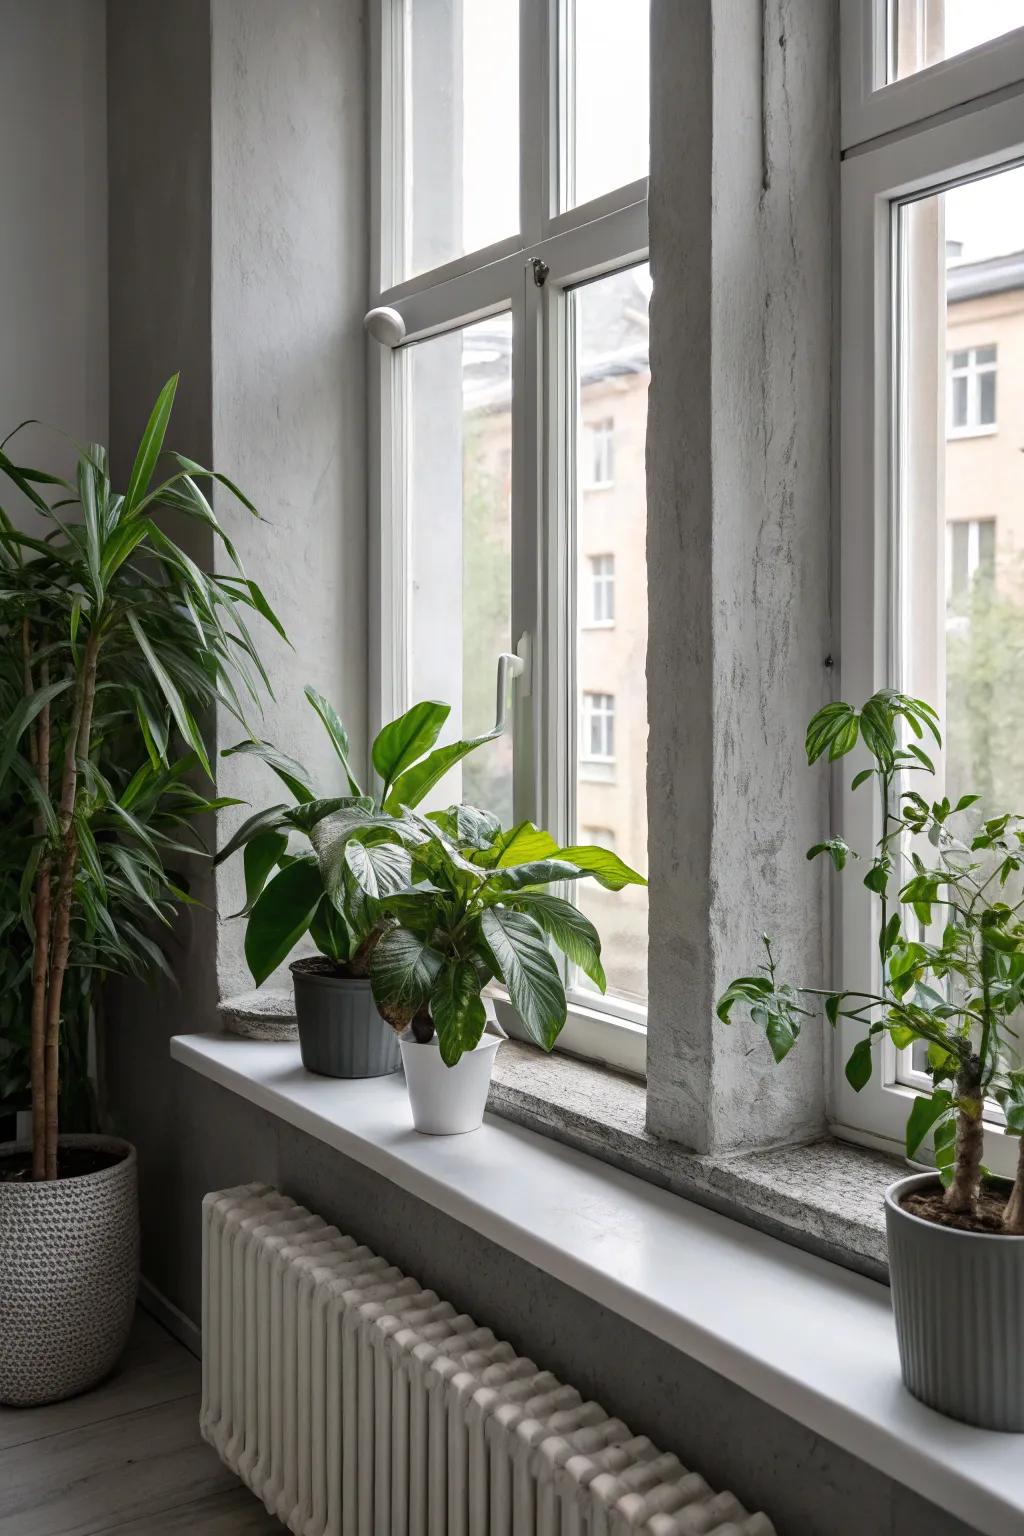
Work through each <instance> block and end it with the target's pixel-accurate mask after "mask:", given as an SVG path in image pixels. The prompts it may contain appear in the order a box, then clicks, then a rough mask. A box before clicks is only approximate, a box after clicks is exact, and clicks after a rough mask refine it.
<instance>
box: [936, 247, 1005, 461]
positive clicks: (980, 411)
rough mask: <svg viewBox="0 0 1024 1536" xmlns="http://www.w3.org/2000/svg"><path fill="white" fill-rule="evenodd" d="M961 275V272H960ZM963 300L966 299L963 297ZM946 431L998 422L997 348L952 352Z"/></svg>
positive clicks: (969, 432)
mask: <svg viewBox="0 0 1024 1536" xmlns="http://www.w3.org/2000/svg"><path fill="white" fill-rule="evenodd" d="M957 275H958V276H959V274H957ZM960 302H961V303H962V302H964V299H963V298H961V300H960ZM946 399H947V413H946V431H947V433H948V434H949V436H950V437H971V436H975V435H976V434H978V433H979V432H991V431H994V430H995V425H996V349H995V347H994V346H988V347H967V348H965V349H964V350H963V351H960V352H950V353H949V388H948V390H947V392H946Z"/></svg>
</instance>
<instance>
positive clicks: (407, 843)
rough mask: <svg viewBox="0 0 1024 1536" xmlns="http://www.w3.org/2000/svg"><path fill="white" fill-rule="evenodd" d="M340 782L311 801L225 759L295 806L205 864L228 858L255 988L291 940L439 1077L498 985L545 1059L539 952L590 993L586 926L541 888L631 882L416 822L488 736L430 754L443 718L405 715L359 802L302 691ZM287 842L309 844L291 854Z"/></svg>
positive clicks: (548, 1030)
mask: <svg viewBox="0 0 1024 1536" xmlns="http://www.w3.org/2000/svg"><path fill="white" fill-rule="evenodd" d="M306 694H307V698H308V699H309V701H310V703H311V704H312V706H313V707H314V709H315V710H316V711H317V714H318V715H319V716H320V718H321V720H322V721H323V723H324V725H325V726H326V728H327V730H328V732H329V734H330V736H331V740H332V742H333V744H334V747H335V751H336V752H337V754H338V757H339V760H340V762H341V765H342V769H343V772H344V774H345V778H346V783H347V787H348V789H349V791H350V793H349V794H348V795H345V796H340V797H336V798H334V799H319V798H316V797H315V795H314V792H313V789H312V786H311V784H310V782H309V777H308V775H307V774H306V773H305V770H304V769H302V767H301V766H300V765H299V764H297V763H296V762H295V761H294V760H293V759H289V758H284V757H283V756H282V754H280V753H278V752H276V750H275V749H274V748H272V747H270V746H269V745H268V744H267V743H263V742H243V743H241V744H240V745H239V747H236V748H232V749H231V750H232V751H247V752H255V753H256V754H257V755H259V756H262V757H263V758H264V759H265V761H266V762H267V763H268V764H269V765H270V767H272V768H273V769H274V770H275V772H277V773H278V775H279V776H280V777H281V778H282V780H283V781H284V782H285V783H286V784H287V785H288V787H289V789H290V791H291V793H292V795H293V797H294V799H295V801H296V804H295V805H293V806H290V807H289V806H286V805H277V806H272V807H270V808H269V809H268V810H266V811H260V812H257V813H256V815H254V816H252V817H250V818H249V820H248V821H247V822H246V823H245V825H244V826H242V827H241V828H239V830H238V832H237V833H236V834H235V836H234V837H233V838H232V839H231V841H230V842H229V843H228V844H227V845H226V846H225V848H224V849H222V851H221V852H220V854H219V855H218V857H219V858H220V859H225V858H227V857H229V856H230V855H231V854H232V853H234V852H235V851H237V849H239V848H244V850H245V853H244V857H245V877H246V898H247V900H246V909H245V910H246V914H247V917H248V928H247V931H246V946H245V947H246V957H247V960H248V962H249V967H250V969H251V971H252V973H253V977H254V979H255V980H256V982H257V984H259V983H260V982H261V981H263V980H265V979H266V977H267V976H269V975H270V973H271V971H273V970H274V969H275V967H276V966H277V965H279V964H280V963H281V961H282V960H284V959H285V958H286V957H287V955H288V954H290V952H291V950H292V949H293V948H294V946H295V944H296V943H297V942H298V940H299V939H300V938H301V937H302V936H303V934H305V933H306V932H307V931H308V932H309V934H310V937H311V938H312V939H313V941H314V943H315V944H316V946H317V948H318V949H319V950H320V953H321V955H323V956H324V957H325V958H326V959H327V960H328V961H329V962H331V963H332V964H333V965H334V967H335V968H336V974H337V975H339V976H348V977H366V976H368V977H369V979H370V982H371V985H372V988H373V993H374V998H375V1000H376V1003H377V1006H378V1009H379V1010H380V1013H381V1015H382V1017H383V1018H384V1019H386V1020H387V1022H388V1023H389V1024H390V1025H391V1026H392V1028H394V1029H395V1030H396V1032H398V1033H402V1032H403V1031H404V1030H406V1029H407V1028H408V1027H410V1026H411V1027H412V1029H413V1032H414V1034H415V1036H416V1038H417V1039H419V1040H420V1041H423V1042H426V1041H429V1040H430V1039H431V1038H432V1037H433V1034H434V1032H435V1031H436V1033H437V1036H438V1045H439V1049H440V1052H441V1055H442V1058H443V1059H444V1061H445V1062H446V1063H447V1065H449V1066H453V1065H454V1064H455V1063H456V1062H457V1061H458V1060H459V1058H460V1056H461V1055H462V1053H463V1052H464V1051H467V1050H471V1049H472V1048H473V1047H474V1046H475V1045H476V1044H477V1042H478V1041H479V1039H480V1036H481V1034H482V1033H483V1029H484V1025H485V1019H486V1015H485V1010H484V1003H483V998H482V996H481V994H482V991H483V988H484V987H485V986H486V985H487V984H488V982H490V981H492V980H495V979H500V980H502V981H503V982H504V983H505V985H506V986H507V988H508V991H509V996H510V997H511V1000H512V1003H513V1006H514V1007H515V1008H516V1010H517V1012H518V1014H519V1016H520V1018H521V1019H522V1021H523V1024H524V1027H525V1028H526V1030H527V1032H528V1034H529V1035H530V1038H531V1039H532V1040H534V1041H535V1042H536V1043H537V1044H538V1045H540V1046H541V1047H542V1048H543V1049H545V1050H550V1049H551V1047H552V1045H553V1044H554V1042H555V1040H556V1039H557V1037H558V1034H559V1031H560V1030H561V1028H562V1025H563V1024H564V1022H565V1015H566V1000H565V987H564V983H563V980H562V977H561V974H560V972H559V969H558V965H557V963H556V961H555V959H554V956H553V955H552V953H551V949H550V947H549V942H548V941H549V940H551V941H552V942H553V943H554V944H556V945H557V946H558V947H559V948H560V949H561V950H562V952H563V953H564V954H565V955H566V956H567V957H568V958H569V959H570V960H571V961H572V962H573V963H575V964H576V965H578V966H580V968H581V969H582V970H583V971H584V972H585V973H586V975H587V976H589V977H590V979H591V980H592V981H593V982H594V984H595V985H596V986H598V987H600V988H601V989H602V990H603V989H604V986H605V977H604V971H603V969H602V966H601V941H600V938H599V936H598V933H597V930H596V929H595V928H594V926H593V924H592V923H591V922H590V921H589V920H588V919H587V918H586V917H584V916H583V914H582V913H581V912H580V911H578V909H577V908H576V907H574V906H573V905H572V904H571V903H570V902H568V901H566V900H564V899H563V898H562V897H560V896H558V895H556V894H555V893H554V892H552V891H551V890H550V889H548V887H550V886H552V885H558V884H562V883H563V882H569V881H575V880H579V879H583V878H587V877H589V878H593V879H595V880H597V881H598V882H599V883H600V884H602V885H603V886H605V887H606V888H607V889H609V890H620V889H622V887H623V886H626V885H629V884H642V883H643V879H642V877H641V876H640V875H638V874H637V873H636V872H635V871H634V870H632V869H630V868H629V867H628V866H627V865H626V864H624V863H623V861H622V860H621V859H619V858H618V857H617V856H616V855H615V854H614V853H610V852H608V851H607V850H606V849H603V848H596V847H589V846H580V847H566V848H562V847H559V845H558V843H557V842H556V840H555V839H554V838H553V837H551V836H550V834H549V833H547V832H544V831H541V830H540V829H539V828H538V827H536V826H534V825H533V823H532V822H528V821H526V822H522V823H520V824H519V825H518V826H516V827H513V828H511V829H508V830H503V829H502V827H501V824H500V822H499V821H498V819H497V818H496V817H494V816H492V815H490V814H489V813H488V812H486V811H481V810H476V809H474V808H473V807H471V806H465V805H458V806H452V807H450V808H449V809H447V810H444V811H432V812H429V813H428V814H426V815H421V814H420V812H419V811H418V810H417V809H416V807H417V806H418V805H419V804H420V803H421V802H422V800H423V799H424V798H425V797H426V795H427V794H428V793H429V791H430V790H432V789H433V788H434V786H435V785H436V784H438V783H439V782H440V780H441V779H442V778H443V777H444V775H445V773H447V771H448V770H449V768H451V767H453V766H454V764H455V763H456V762H458V761H460V760H461V759H462V758H463V757H465V756H466V755H467V754H468V753H469V752H471V751H473V750H475V749H476V748H477V747H479V746H481V745H483V743H484V742H486V741H489V740H492V739H493V733H492V734H491V735H488V736H484V737H478V738H474V739H472V740H469V741H462V742H456V743H453V744H452V745H451V746H445V747H436V746H435V743H436V741H437V738H438V735H439V734H440V731H441V728H442V726H443V725H444V723H445V721H446V720H447V718H448V715H449V713H450V710H449V706H448V705H446V704H440V703H436V702H433V701H426V702H424V703H421V704H416V705H414V706H413V707H412V709H410V710H409V711H407V713H406V714H404V715H402V716H401V717H400V718H399V719H398V720H395V721H393V722H392V723H391V724H390V725H388V726H385V728H384V730H383V731H381V733H380V735H379V736H378V737H377V739H376V741H375V742H374V745H373V752H372V758H373V766H374V769H375V771H376V774H377V776H378V778H379V779H380V781H381V790H380V793H379V794H377V795H365V794H363V793H362V791H361V790H360V787H359V784H358V783H357V781H356V779H355V777H354V775H353V772H352V768H351V762H350V752H349V745H348V738H347V736H346V734H345V731H344V728H343V727H342V725H341V722H340V720H339V719H338V717H337V715H336V713H335V712H334V710H333V709H331V707H330V705H328V704H327V702H326V700H324V699H323V698H321V696H320V695H319V694H317V693H315V692H314V691H313V690H312V689H309V688H307V690H306ZM293 834H298V836H299V837H300V838H301V839H302V841H303V843H304V844H306V845H307V847H308V845H309V844H312V848H313V852H312V853H311V852H309V851H307V849H306V848H304V850H303V851H302V852H301V853H297V852H294V851H292V845H291V841H290V839H291V837H292V835H293Z"/></svg>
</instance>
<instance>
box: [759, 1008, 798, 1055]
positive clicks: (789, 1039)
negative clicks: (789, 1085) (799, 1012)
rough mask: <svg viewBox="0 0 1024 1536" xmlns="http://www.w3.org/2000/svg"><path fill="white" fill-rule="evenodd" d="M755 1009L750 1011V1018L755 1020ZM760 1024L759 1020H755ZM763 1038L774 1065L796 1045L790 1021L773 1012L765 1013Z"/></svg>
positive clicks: (786, 1016)
mask: <svg viewBox="0 0 1024 1536" xmlns="http://www.w3.org/2000/svg"><path fill="white" fill-rule="evenodd" d="M756 1011H757V1010H756V1009H752V1010H751V1015H750V1016H751V1018H755V1014H756ZM755 1021H756V1022H760V1020H755ZM764 1032H765V1037H766V1039H767V1041H768V1044H769V1046H770V1047H771V1053H772V1055H773V1057H774V1058H775V1061H776V1064H778V1062H780V1061H783V1060H784V1059H785V1058H786V1057H787V1056H788V1055H789V1053H790V1051H791V1050H792V1049H793V1047H794V1045H795V1044H796V1031H795V1030H794V1028H793V1021H792V1019H791V1018H790V1017H789V1016H788V1015H787V1014H784V1013H777V1012H775V1011H774V1010H772V1011H771V1012H769V1013H767V1014H766V1016H765V1019H764Z"/></svg>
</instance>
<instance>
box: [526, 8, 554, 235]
mask: <svg viewBox="0 0 1024 1536" xmlns="http://www.w3.org/2000/svg"><path fill="white" fill-rule="evenodd" d="M549 12H550V4H549V0H519V210H520V212H519V227H520V230H521V233H522V243H523V245H524V246H531V245H536V244H537V242H538V241H539V240H540V239H541V237H542V235H543V232H544V227H545V224H546V221H547V215H548V212H549V209H550V198H551V153H550V150H551V144H552V134H553V131H554V127H555V125H554V123H553V122H552V120H551V110H550V78H551V69H550V46H549Z"/></svg>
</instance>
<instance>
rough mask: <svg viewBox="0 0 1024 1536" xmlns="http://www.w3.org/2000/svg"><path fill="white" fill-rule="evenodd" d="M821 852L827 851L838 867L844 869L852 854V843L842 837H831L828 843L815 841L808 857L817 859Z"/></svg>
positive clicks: (808, 851)
mask: <svg viewBox="0 0 1024 1536" xmlns="http://www.w3.org/2000/svg"><path fill="white" fill-rule="evenodd" d="M820 853H827V854H828V856H829V858H830V859H831V860H832V863H833V864H834V865H835V867H836V869H844V868H845V867H846V860H847V859H848V858H849V856H850V845H849V843H847V842H845V841H844V839H843V838H841V837H830V838H829V840H828V842H827V843H815V845H814V847H813V848H808V850H807V857H808V859H816V858H817V857H818V855H819V854H820ZM854 858H856V854H854Z"/></svg>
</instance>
